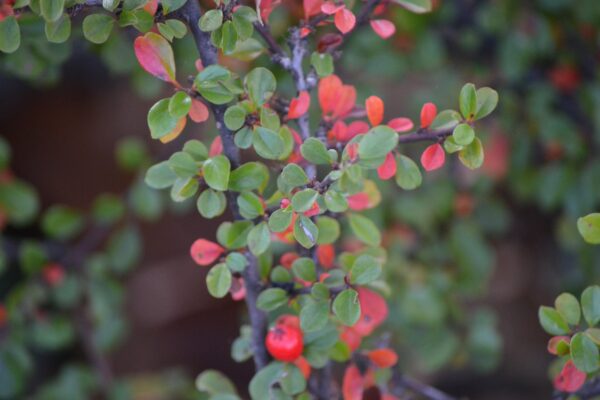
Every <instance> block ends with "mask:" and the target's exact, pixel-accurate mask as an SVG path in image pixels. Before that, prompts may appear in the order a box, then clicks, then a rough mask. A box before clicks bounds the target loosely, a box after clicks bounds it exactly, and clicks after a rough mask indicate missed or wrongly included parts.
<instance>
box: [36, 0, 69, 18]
mask: <svg viewBox="0 0 600 400" xmlns="http://www.w3.org/2000/svg"><path fill="white" fill-rule="evenodd" d="M39 4H40V13H41V14H42V17H43V18H44V19H45V20H46V21H56V20H57V19H59V18H60V16H61V15H62V14H63V10H64V8H65V0H40V2H39Z"/></svg>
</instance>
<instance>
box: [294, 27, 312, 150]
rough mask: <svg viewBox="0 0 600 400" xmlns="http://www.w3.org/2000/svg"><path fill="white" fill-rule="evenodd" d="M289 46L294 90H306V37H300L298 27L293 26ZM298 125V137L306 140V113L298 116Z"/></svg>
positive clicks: (307, 128) (308, 128) (307, 131)
mask: <svg viewBox="0 0 600 400" xmlns="http://www.w3.org/2000/svg"><path fill="white" fill-rule="evenodd" d="M289 44H290V48H291V49H292V65H291V72H292V76H293V78H294V83H295V84H296V90H297V91H298V92H302V91H305V90H308V86H307V84H306V79H305V77H304V69H303V67H302V63H303V61H304V57H305V56H306V53H307V49H306V39H304V38H302V35H301V32H300V29H298V28H294V29H293V30H292V32H291V35H290V39H289ZM298 127H299V128H300V137H301V138H302V140H306V139H308V138H309V136H310V126H309V121H308V113H305V114H304V115H302V116H301V117H300V118H298Z"/></svg>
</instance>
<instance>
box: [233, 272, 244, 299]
mask: <svg viewBox="0 0 600 400" xmlns="http://www.w3.org/2000/svg"><path fill="white" fill-rule="evenodd" d="M229 293H231V298H232V299H233V300H235V301H240V300H244V299H245V298H246V285H245V284H244V278H235V277H234V278H233V280H232V281H231V288H230V289H229Z"/></svg>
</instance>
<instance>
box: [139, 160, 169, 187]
mask: <svg viewBox="0 0 600 400" xmlns="http://www.w3.org/2000/svg"><path fill="white" fill-rule="evenodd" d="M176 179H177V175H175V172H173V170H172V169H171V168H170V167H169V162H168V161H163V162H160V163H158V164H156V165H153V166H152V167H150V168H149V169H148V171H146V177H145V179H144V181H145V182H146V185H148V186H150V187H151V188H153V189H166V188H168V187H170V186H171V185H173V183H175V180H176Z"/></svg>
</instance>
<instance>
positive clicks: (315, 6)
mask: <svg viewBox="0 0 600 400" xmlns="http://www.w3.org/2000/svg"><path fill="white" fill-rule="evenodd" d="M302 4H303V6H304V18H306V19H309V18H310V17H312V16H313V15H317V14H319V13H320V12H321V6H322V4H323V0H304V1H303V2H302Z"/></svg>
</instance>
